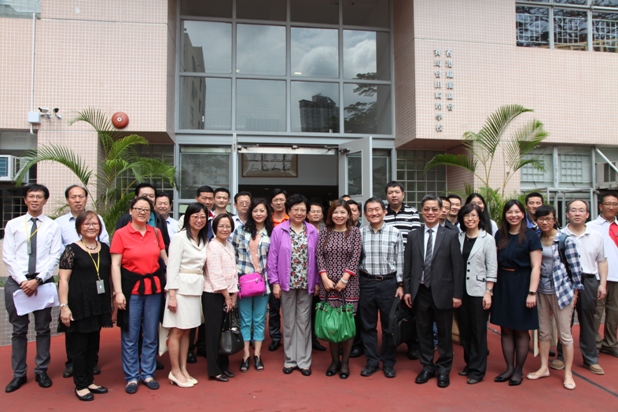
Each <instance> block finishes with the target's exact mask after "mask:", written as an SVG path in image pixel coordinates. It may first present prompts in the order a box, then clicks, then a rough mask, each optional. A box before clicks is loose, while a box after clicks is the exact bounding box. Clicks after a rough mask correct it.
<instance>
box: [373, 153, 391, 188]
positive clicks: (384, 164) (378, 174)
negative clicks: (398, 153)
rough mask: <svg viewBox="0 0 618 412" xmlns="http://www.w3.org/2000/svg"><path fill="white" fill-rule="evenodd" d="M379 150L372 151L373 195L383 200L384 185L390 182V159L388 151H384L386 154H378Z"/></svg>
mask: <svg viewBox="0 0 618 412" xmlns="http://www.w3.org/2000/svg"><path fill="white" fill-rule="evenodd" d="M377 152H378V153H379V152H382V151H381V150H380V151H378V150H374V151H373V159H372V162H373V194H374V196H379V197H380V198H382V199H384V198H385V194H384V188H385V187H386V184H387V183H388V182H390V181H391V180H393V179H391V157H390V153H388V152H390V151H388V150H387V151H386V152H387V153H386V154H383V155H382V154H378V153H377Z"/></svg>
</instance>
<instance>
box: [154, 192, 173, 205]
mask: <svg viewBox="0 0 618 412" xmlns="http://www.w3.org/2000/svg"><path fill="white" fill-rule="evenodd" d="M160 197H167V201H168V202H170V204H172V197H171V196H170V195H168V194H167V193H165V192H157V193H156V194H155V200H157V199H158V198H160Z"/></svg>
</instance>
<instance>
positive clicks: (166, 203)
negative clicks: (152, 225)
mask: <svg viewBox="0 0 618 412" xmlns="http://www.w3.org/2000/svg"><path fill="white" fill-rule="evenodd" d="M154 206H155V210H156V211H157V212H159V214H160V215H161V217H163V219H165V222H166V223H167V232H168V233H169V235H170V241H171V240H172V238H173V237H174V235H175V234H176V233H177V232H178V221H177V220H176V219H173V218H172V217H171V216H170V210H171V209H172V198H171V197H170V196H169V195H168V194H167V193H163V192H159V193H157V195H156V197H155V205H154Z"/></svg>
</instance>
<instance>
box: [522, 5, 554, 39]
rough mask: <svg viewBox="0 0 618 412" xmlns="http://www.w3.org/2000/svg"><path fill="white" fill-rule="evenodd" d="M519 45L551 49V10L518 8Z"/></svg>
mask: <svg viewBox="0 0 618 412" xmlns="http://www.w3.org/2000/svg"><path fill="white" fill-rule="evenodd" d="M516 10H517V16H516V25H517V45H518V46H521V47H549V9H546V8H544V7H517V8H516Z"/></svg>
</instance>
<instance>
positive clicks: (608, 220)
mask: <svg viewBox="0 0 618 412" xmlns="http://www.w3.org/2000/svg"><path fill="white" fill-rule="evenodd" d="M599 211H600V214H599V216H598V217H597V218H596V219H595V220H593V221H591V222H589V223H588V227H589V228H590V229H591V230H594V231H595V232H598V233H600V234H601V236H603V240H604V246H605V256H607V265H608V275H607V287H606V289H607V296H606V297H605V299H601V300H599V301H598V302H597V309H596V314H595V316H594V330H595V332H596V336H597V338H596V345H597V348H599V349H600V352H601V353H605V354H608V355H611V356H614V357H616V358H618V340H616V329H617V328H618V222H617V221H616V214H617V213H618V195H616V194H614V193H606V194H603V195H601V196H600V199H599ZM603 312H605V337H604V338H603V340H601V336H600V335H599V326H601V318H602V317H603Z"/></svg>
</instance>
